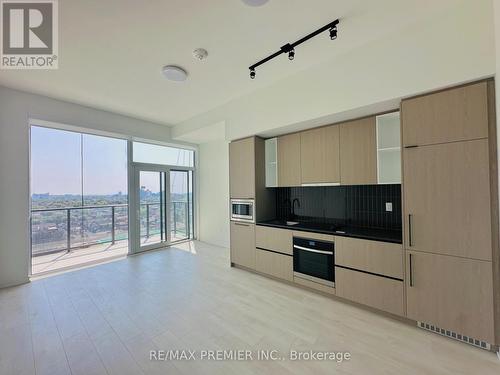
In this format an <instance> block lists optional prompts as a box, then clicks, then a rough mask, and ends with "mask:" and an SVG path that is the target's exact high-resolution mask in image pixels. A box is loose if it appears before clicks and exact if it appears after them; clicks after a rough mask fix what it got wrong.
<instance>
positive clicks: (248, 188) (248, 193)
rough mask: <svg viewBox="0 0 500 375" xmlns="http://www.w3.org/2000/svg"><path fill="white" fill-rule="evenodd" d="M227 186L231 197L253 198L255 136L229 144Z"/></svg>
mask: <svg viewBox="0 0 500 375" xmlns="http://www.w3.org/2000/svg"><path fill="white" fill-rule="evenodd" d="M229 188H230V195H231V198H240V199H244V198H253V199H255V138H254V137H251V138H245V139H241V140H239V141H235V142H231V143H230V144H229Z"/></svg>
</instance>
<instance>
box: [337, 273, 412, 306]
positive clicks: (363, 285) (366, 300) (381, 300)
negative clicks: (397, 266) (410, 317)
mask: <svg viewBox="0 0 500 375" xmlns="http://www.w3.org/2000/svg"><path fill="white" fill-rule="evenodd" d="M335 289H336V294H337V296H338V297H342V298H345V299H348V300H351V301H354V302H357V303H361V304H363V305H367V306H371V307H374V308H376V309H379V310H383V311H387V312H389V313H392V314H395V315H400V316H403V315H404V298H403V289H404V284H403V282H402V281H400V280H394V279H390V278H387V277H381V276H375V275H371V274H368V273H365V272H360V271H354V270H348V269H345V268H341V267H335Z"/></svg>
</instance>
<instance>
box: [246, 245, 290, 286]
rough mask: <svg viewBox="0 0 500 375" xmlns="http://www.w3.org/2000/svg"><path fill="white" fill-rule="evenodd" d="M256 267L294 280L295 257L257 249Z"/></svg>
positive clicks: (268, 273)
mask: <svg viewBox="0 0 500 375" xmlns="http://www.w3.org/2000/svg"><path fill="white" fill-rule="evenodd" d="M255 269H256V270H257V271H258V272H262V273H265V274H267V275H270V276H274V277H277V278H279V279H283V280H288V281H292V280H293V257H292V256H290V255H283V254H278V253H274V252H272V251H266V250H260V249H255Z"/></svg>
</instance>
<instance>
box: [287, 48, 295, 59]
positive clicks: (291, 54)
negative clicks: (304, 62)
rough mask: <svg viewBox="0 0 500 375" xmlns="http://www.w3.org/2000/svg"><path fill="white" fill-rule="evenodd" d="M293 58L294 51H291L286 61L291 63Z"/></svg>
mask: <svg viewBox="0 0 500 375" xmlns="http://www.w3.org/2000/svg"><path fill="white" fill-rule="evenodd" d="M294 58H295V50H294V49H292V50H291V51H290V52H288V60H290V61H292V60H293V59H294Z"/></svg>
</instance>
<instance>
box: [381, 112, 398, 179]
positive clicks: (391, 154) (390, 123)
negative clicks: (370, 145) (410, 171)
mask: <svg viewBox="0 0 500 375" xmlns="http://www.w3.org/2000/svg"><path fill="white" fill-rule="evenodd" d="M376 121H377V182H378V183H379V184H400V183H401V131H400V127H401V126H400V119H399V112H392V113H387V114H384V115H380V116H377V119H376Z"/></svg>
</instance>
